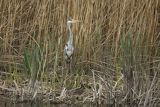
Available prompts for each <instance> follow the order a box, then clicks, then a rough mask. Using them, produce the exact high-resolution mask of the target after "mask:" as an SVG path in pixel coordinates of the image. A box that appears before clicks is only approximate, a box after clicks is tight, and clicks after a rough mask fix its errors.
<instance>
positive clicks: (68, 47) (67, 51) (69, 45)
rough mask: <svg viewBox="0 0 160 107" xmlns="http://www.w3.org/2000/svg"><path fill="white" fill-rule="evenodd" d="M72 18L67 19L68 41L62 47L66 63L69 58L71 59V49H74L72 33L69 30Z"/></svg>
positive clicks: (68, 61)
mask: <svg viewBox="0 0 160 107" xmlns="http://www.w3.org/2000/svg"><path fill="white" fill-rule="evenodd" d="M72 23H73V21H72V19H71V18H70V19H69V20H68V21H67V27H68V30H69V38H68V41H67V43H66V45H65V47H64V58H65V60H66V62H67V63H70V61H71V59H72V55H73V51H74V47H73V33H72V30H71V26H72Z"/></svg>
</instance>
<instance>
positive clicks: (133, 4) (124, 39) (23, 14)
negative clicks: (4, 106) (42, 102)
mask: <svg viewBox="0 0 160 107" xmlns="http://www.w3.org/2000/svg"><path fill="white" fill-rule="evenodd" d="M70 16H71V17H73V18H74V19H78V20H80V21H81V22H80V23H77V24H74V25H73V34H74V47H75V52H74V57H73V61H72V70H71V71H70V73H69V74H66V71H67V70H66V68H65V66H64V63H65V62H64V58H63V49H64V45H65V43H66V40H67V38H68V29H67V24H66V22H67V18H68V17H70ZM159 40H160V2H159V0H0V70H1V81H2V83H1V88H2V89H4V87H7V85H6V84H14V86H15V87H20V86H21V85H22V83H23V82H25V81H27V82H26V85H27V86H28V84H29V87H34V85H35V83H36V84H38V85H36V87H37V86H38V87H43V85H44V84H45V86H46V87H48V89H49V90H52V91H53V92H55V91H58V92H59V93H60V95H59V97H58V98H59V99H61V100H62V99H64V98H66V97H68V96H71V95H72V94H73V95H74V94H77V91H75V90H83V91H80V92H78V94H79V95H83V98H82V99H83V101H93V102H98V103H101V102H102V101H103V102H106V103H123V102H128V103H136V104H142V105H143V106H144V107H146V106H153V105H155V104H157V103H159V102H160V91H159V90H160V79H159V78H160V74H159V72H160V54H159V53H160V42H159ZM22 81H23V82H22ZM4 82H5V83H6V84H4ZM16 84H17V85H16ZM7 89H8V88H7ZM16 89H17V88H16ZM68 90H69V92H68ZM43 91H44V90H43ZM52 91H51V92H52ZM70 92H72V94H71V93H70ZM67 93H69V94H67ZM34 95H35V96H36V94H34ZM35 96H34V97H35Z"/></svg>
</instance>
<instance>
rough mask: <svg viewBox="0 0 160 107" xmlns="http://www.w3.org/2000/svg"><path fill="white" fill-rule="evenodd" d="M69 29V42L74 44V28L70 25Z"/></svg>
mask: <svg viewBox="0 0 160 107" xmlns="http://www.w3.org/2000/svg"><path fill="white" fill-rule="evenodd" d="M68 29H69V38H68V43H69V44H73V33H72V30H71V27H70V26H68Z"/></svg>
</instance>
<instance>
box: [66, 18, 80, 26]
mask: <svg viewBox="0 0 160 107" xmlns="http://www.w3.org/2000/svg"><path fill="white" fill-rule="evenodd" d="M77 22H80V21H79V20H75V19H72V18H71V17H69V18H68V21H67V25H68V26H70V27H71V25H72V24H73V23H77Z"/></svg>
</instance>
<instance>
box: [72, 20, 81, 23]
mask: <svg viewBox="0 0 160 107" xmlns="http://www.w3.org/2000/svg"><path fill="white" fill-rule="evenodd" d="M77 22H81V21H79V20H74V19H72V23H77Z"/></svg>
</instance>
